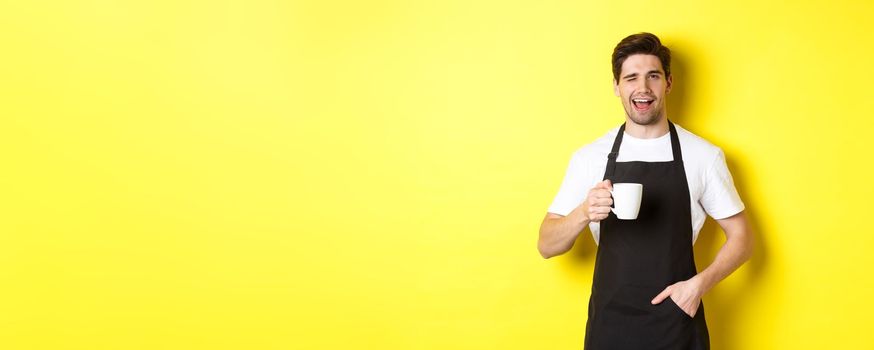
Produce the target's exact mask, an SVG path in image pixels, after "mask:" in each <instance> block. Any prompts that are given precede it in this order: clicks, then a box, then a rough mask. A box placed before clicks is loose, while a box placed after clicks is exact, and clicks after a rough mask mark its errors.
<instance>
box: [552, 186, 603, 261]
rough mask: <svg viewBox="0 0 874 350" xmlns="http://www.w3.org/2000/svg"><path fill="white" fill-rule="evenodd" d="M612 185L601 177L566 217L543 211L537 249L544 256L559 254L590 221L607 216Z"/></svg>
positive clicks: (568, 247)
mask: <svg viewBox="0 0 874 350" xmlns="http://www.w3.org/2000/svg"><path fill="white" fill-rule="evenodd" d="M611 189H613V185H612V184H611V183H610V180H604V181H601V182H599V183H598V184H597V185H595V187H594V188H592V189H591V190H589V194H588V196H587V197H586V200H584V201H583V202H582V203H580V205H578V206H577V207H576V208H574V210H573V211H571V212H570V213H569V214H568V215H567V216H561V215H558V214H553V213H546V217H544V218H543V222H542V223H541V224H540V237H539V238H538V239H537V250H539V251H540V255H541V256H543V258H544V259H549V258H551V257H553V256H556V255H561V254H564V253H565V252H567V251H568V250H571V248H573V246H574V242H575V241H576V240H577V236H579V235H580V232H582V231H583V229H584V228H586V226H587V225H588V224H589V222H590V221H594V222H598V221H601V220H604V219H606V218H607V214H609V213H610V206H611V205H613V198H612V197H611V195H610V190H611Z"/></svg>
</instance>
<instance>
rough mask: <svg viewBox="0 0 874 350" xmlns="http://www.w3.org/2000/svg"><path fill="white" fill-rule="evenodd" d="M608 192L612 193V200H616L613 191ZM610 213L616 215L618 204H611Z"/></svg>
mask: <svg viewBox="0 0 874 350" xmlns="http://www.w3.org/2000/svg"><path fill="white" fill-rule="evenodd" d="M607 191H608V192H610V197H611V199H613V198H615V196H614V195H613V190H607ZM610 212H611V213H613V214H616V202H613V204H610Z"/></svg>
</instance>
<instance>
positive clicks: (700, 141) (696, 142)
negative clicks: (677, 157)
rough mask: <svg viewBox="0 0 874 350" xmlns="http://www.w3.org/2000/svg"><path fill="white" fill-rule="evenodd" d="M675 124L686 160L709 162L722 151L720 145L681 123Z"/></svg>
mask: <svg viewBox="0 0 874 350" xmlns="http://www.w3.org/2000/svg"><path fill="white" fill-rule="evenodd" d="M674 126H676V127H677V137H679V139H680V146H681V148H682V151H683V160H684V161H686V162H689V161H693V162H703V163H705V164H709V163H711V162H713V160H715V159H716V158H717V157H719V155H720V154H721V153H722V149H721V148H719V146H716V145H714V144H713V143H711V142H710V141H707V139H705V138H703V137H701V136H698V135H696V134H694V133H692V132H691V131H689V130H686V129H685V128H683V127H682V126H680V125H677V124H674Z"/></svg>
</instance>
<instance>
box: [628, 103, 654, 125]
mask: <svg viewBox="0 0 874 350" xmlns="http://www.w3.org/2000/svg"><path fill="white" fill-rule="evenodd" d="M625 115H627V116H628V118H629V119H631V121H633V122H634V123H635V124H637V125H653V124H656V123H658V121H659V120H660V119H661V118H660V116H661V115H662V108H658V109H652V110H650V111H649V113H646V114H643V115H641V114H638V113H637V111H636V110H634V106H626V107H625Z"/></svg>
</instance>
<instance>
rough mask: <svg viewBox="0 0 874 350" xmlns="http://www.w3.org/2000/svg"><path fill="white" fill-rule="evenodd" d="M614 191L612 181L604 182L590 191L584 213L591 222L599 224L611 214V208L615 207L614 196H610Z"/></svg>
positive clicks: (584, 204) (584, 205) (584, 202)
mask: <svg viewBox="0 0 874 350" xmlns="http://www.w3.org/2000/svg"><path fill="white" fill-rule="evenodd" d="M612 189H613V184H612V183H611V182H610V180H604V181H601V182H599V183H598V184H597V185H595V187H592V189H591V190H589V195H588V197H586V200H585V201H583V213H585V214H586V216H587V217H588V219H589V221H591V222H599V221H601V220H604V219H606V218H607V215H609V214H610V206H611V205H613V196H612V195H611V194H610V190H612Z"/></svg>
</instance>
